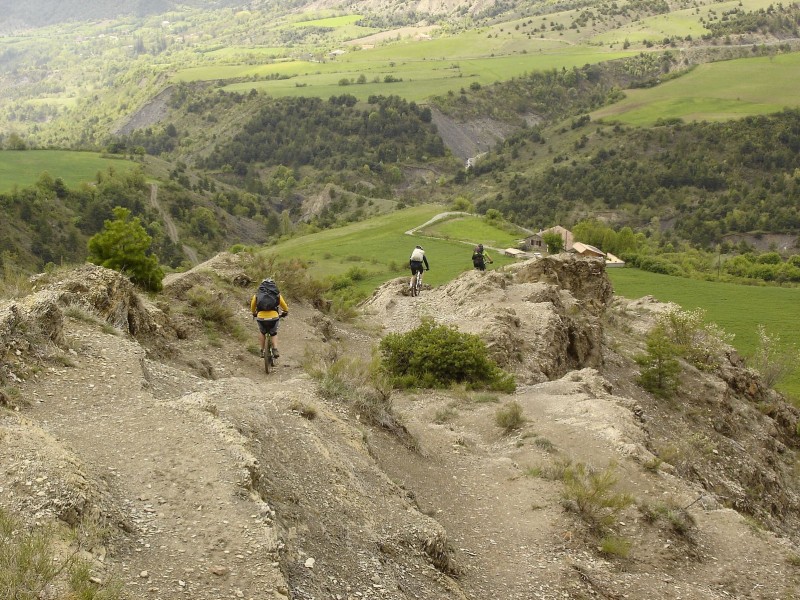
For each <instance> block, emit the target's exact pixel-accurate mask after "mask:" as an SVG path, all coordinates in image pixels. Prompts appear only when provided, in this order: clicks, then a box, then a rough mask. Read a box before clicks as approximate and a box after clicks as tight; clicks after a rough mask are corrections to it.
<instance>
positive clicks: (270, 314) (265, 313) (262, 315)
mask: <svg viewBox="0 0 800 600" xmlns="http://www.w3.org/2000/svg"><path fill="white" fill-rule="evenodd" d="M278 301H279V303H280V308H281V311H282V312H289V306H288V305H287V304H286V300H284V299H283V294H281V295H280V296H279V297H278ZM250 312H251V313H253V316H254V317H255V318H256V319H277V318H278V317H280V315H279V314H278V311H277V310H259V311H258V312H256V295H255V294H253V297H252V298H251V299H250Z"/></svg>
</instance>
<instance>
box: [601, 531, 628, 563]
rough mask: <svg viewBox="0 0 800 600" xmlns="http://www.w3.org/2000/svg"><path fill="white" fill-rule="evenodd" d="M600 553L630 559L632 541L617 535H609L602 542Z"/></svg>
mask: <svg viewBox="0 0 800 600" xmlns="http://www.w3.org/2000/svg"><path fill="white" fill-rule="evenodd" d="M599 548H600V552H602V553H603V554H605V555H606V556H611V557H616V558H628V555H629V554H630V552H631V541H630V540H628V539H626V538H624V537H620V536H617V535H607V536H604V537H603V538H602V539H601V540H600V546H599Z"/></svg>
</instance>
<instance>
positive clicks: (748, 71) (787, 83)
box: [592, 53, 800, 126]
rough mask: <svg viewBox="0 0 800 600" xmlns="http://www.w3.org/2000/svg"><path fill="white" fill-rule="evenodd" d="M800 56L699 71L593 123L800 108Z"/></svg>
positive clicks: (637, 94)
mask: <svg viewBox="0 0 800 600" xmlns="http://www.w3.org/2000/svg"><path fill="white" fill-rule="evenodd" d="M799 71H800V53H792V54H779V55H776V56H773V57H756V58H741V59H737V60H729V61H723V62H715V63H707V64H703V65H698V66H697V67H696V68H695V69H693V70H692V71H691V72H689V73H687V74H686V75H684V76H682V77H679V78H677V79H673V80H670V81H668V82H666V83H663V84H661V85H659V86H657V87H653V88H648V89H636V90H626V92H625V95H626V98H625V99H624V100H621V101H620V102H617V103H616V104H613V105H611V106H607V107H605V108H602V109H600V110H598V111H595V112H594V113H592V119H593V120H600V119H604V120H609V121H619V122H621V123H627V124H630V125H639V126H648V125H653V124H654V123H655V122H656V121H657V120H658V119H668V118H680V119H683V120H684V121H698V120H706V121H723V120H727V119H731V118H738V117H743V116H747V115H763V114H769V113H774V112H779V111H781V110H782V109H784V108H786V107H796V106H800V77H797V73H798V72H799Z"/></svg>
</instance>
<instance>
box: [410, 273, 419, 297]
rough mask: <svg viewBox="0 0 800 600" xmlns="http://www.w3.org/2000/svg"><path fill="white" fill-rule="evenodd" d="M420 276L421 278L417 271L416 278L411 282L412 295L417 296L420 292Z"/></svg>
mask: <svg viewBox="0 0 800 600" xmlns="http://www.w3.org/2000/svg"><path fill="white" fill-rule="evenodd" d="M418 278H419V276H418V275H417V274H416V273H414V279H413V280H412V282H411V295H412V296H416V295H417V294H419V289H418V288H417V281H418Z"/></svg>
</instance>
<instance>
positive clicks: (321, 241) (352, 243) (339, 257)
mask: <svg viewBox="0 0 800 600" xmlns="http://www.w3.org/2000/svg"><path fill="white" fill-rule="evenodd" d="M446 210H447V208H446V207H444V206H439V205H425V206H417V207H413V208H407V209H404V210H400V211H397V212H394V213H391V214H388V215H384V216H380V217H374V218H372V219H369V220H368V221H362V222H359V223H354V224H352V225H347V226H346V227H340V228H336V229H327V230H325V231H321V232H319V233H316V234H314V235H313V236H303V237H297V238H292V239H290V240H288V241H285V242H282V243H280V244H277V245H276V246H272V247H270V248H268V249H267V250H266V252H268V253H272V254H275V255H277V256H278V257H280V258H281V259H289V258H300V259H303V260H305V261H307V262H308V264H309V271H310V273H311V275H313V276H315V277H319V278H325V277H329V276H334V277H335V276H338V275H342V274H344V273H345V272H346V271H347V270H348V269H350V268H352V267H359V268H361V269H364V270H365V271H366V272H367V273H368V276H367V277H366V278H365V279H363V280H362V281H359V282H358V284H357V286H356V287H355V291H356V292H358V293H371V292H372V291H373V290H374V289H375V288H376V287H377V286H379V285H380V284H382V283H384V282H385V281H388V280H390V279H394V278H396V277H401V276H406V275H409V276H410V272H409V269H408V258H409V256H410V255H411V251H412V250H413V249H414V246H415V245H417V244H420V245H421V246H422V247H423V248H425V254H426V256H427V257H428V261H429V263H430V266H431V270H430V271H429V272H427V273H425V282H426V283H428V284H430V285H434V286H435V285H441V284H443V283H446V282H448V281H451V280H452V279H454V278H455V277H456V276H458V275H459V274H460V273H462V272H464V271H468V270H470V269H472V268H473V267H472V260H471V258H472V244H475V243H478V242H479V241H481V240H480V239H474V240H471V241H470V240H469V238H468V237H466V236H461V237H460V238H459V239H464V240H468V241H470V243H469V244H465V243H463V242H459V241H450V240H438V239H432V238H430V237H426V236H425V234H424V233H423V234H418V235H414V236H411V235H407V234H405V233H404V232H406V231H409V230H411V229H413V228H415V227H418V226H420V225H422V224H423V223H426V222H427V221H428V220H430V219H431V218H433V217H434V216H436V215H438V214H439V213H441V212H445V211H446ZM475 220H479V219H478V218H477V217H475ZM491 229H494V228H491ZM481 231H483V232H487V235H492V236H495V237H498V238H499V237H501V235H502V234H503V232H502V231H500V230H497V229H494V232H493V233H488V232H489V231H490V230H489V229H482V230H481ZM505 235H507V234H505ZM492 258H493V259H494V261H495V263H494V265H493V266H494V267H499V266H501V265H503V264H507V263H509V262H511V261H512V259H511V258H508V257H505V256H499V255H497V253H494V254H492Z"/></svg>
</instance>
